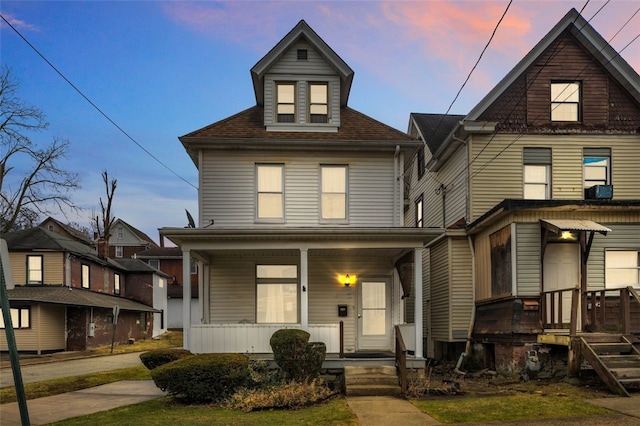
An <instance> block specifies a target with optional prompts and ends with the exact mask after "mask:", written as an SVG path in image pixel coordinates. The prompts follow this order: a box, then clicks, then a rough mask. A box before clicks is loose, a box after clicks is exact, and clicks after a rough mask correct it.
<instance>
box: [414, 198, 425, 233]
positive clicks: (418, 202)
mask: <svg viewBox="0 0 640 426" xmlns="http://www.w3.org/2000/svg"><path fill="white" fill-rule="evenodd" d="M422 217H423V203H422V195H420V196H419V197H418V199H417V200H416V228H422V227H424V222H423V219H422Z"/></svg>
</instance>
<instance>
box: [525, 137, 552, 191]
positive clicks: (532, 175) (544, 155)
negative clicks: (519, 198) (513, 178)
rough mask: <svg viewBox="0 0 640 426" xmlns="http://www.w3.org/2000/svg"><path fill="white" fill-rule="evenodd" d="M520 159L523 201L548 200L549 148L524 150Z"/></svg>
mask: <svg viewBox="0 0 640 426" xmlns="http://www.w3.org/2000/svg"><path fill="white" fill-rule="evenodd" d="M522 158H523V161H522V162H523V173H522V174H523V196H524V199H525V200H548V199H550V198H551V185H550V184H551V148H524V151H523V155H522Z"/></svg>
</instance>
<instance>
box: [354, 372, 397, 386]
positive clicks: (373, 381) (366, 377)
mask: <svg viewBox="0 0 640 426" xmlns="http://www.w3.org/2000/svg"><path fill="white" fill-rule="evenodd" d="M344 382H345V384H346V385H347V387H348V386H351V385H367V384H369V385H397V384H398V377H397V376H396V375H393V376H392V375H389V374H358V375H356V376H354V375H346V374H345V376H344Z"/></svg>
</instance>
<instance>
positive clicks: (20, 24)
mask: <svg viewBox="0 0 640 426" xmlns="http://www.w3.org/2000/svg"><path fill="white" fill-rule="evenodd" d="M2 16H4V19H6V20H7V21H8V22H9V23H10V24H11V25H12V26H13V27H15V28H16V29H19V30H28V31H39V28H38V27H37V26H35V25H33V24H30V23H28V22H26V21H24V20H22V19H18V18H16V17H15V16H13V14H11V13H3V14H2ZM0 26H2V27H6V26H7V24H6V23H5V22H4V20H0Z"/></svg>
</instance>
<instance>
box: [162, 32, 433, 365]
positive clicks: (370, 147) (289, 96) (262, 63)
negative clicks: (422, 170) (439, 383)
mask: <svg viewBox="0 0 640 426" xmlns="http://www.w3.org/2000/svg"><path fill="white" fill-rule="evenodd" d="M353 75H354V72H353V70H352V69H351V68H350V67H349V66H348V65H347V64H346V63H345V62H344V61H343V60H342V59H341V58H340V57H339V56H338V55H337V54H336V52H335V51H334V50H333V49H331V48H330V47H329V46H328V45H327V44H326V43H325V42H324V41H323V40H322V39H321V38H320V37H319V36H318V35H317V34H316V33H315V32H314V31H313V30H312V29H311V28H310V27H309V26H308V25H307V23H306V22H304V21H300V23H298V25H296V26H295V27H294V28H293V29H292V30H291V31H290V32H289V33H288V34H287V35H286V36H285V37H284V38H283V39H282V40H281V41H280V42H278V43H277V44H276V45H275V46H274V47H273V49H271V50H270V51H269V52H268V53H267V54H266V56H264V57H263V58H262V59H260V60H259V61H258V62H257V63H256V65H255V66H254V67H253V68H252V69H251V77H252V82H253V88H254V92H255V98H256V104H255V105H254V106H252V107H250V108H248V109H246V110H244V111H241V112H239V113H237V114H235V115H232V116H230V117H227V118H224V119H222V120H219V121H216V122H214V123H213V124H210V125H208V126H206V127H203V128H201V129H199V130H196V131H194V132H191V133H189V134H187V135H184V136H182V137H180V141H181V142H182V144H183V145H184V147H185V149H186V150H187V152H188V153H189V155H190V156H191V158H192V160H193V162H194V164H195V165H196V167H197V168H198V170H199V194H198V202H199V210H198V219H199V221H198V226H196V227H195V228H163V229H161V230H160V231H161V234H162V235H164V236H166V237H168V238H169V239H170V240H171V241H173V242H174V243H176V244H177V245H179V246H180V247H181V248H182V252H183V262H184V263H183V264H184V268H183V271H184V272H183V274H184V276H183V278H182V281H183V282H189V279H190V276H189V265H190V261H191V259H195V260H197V262H198V263H199V271H200V272H201V273H200V280H201V282H200V291H199V294H200V301H201V312H202V318H201V320H200V321H199V322H198V323H197V324H194V323H191V322H190V318H191V316H190V305H189V303H188V302H189V300H190V299H191V298H190V295H189V291H190V287H189V286H184V287H183V289H184V293H185V294H184V297H183V300H184V301H185V305H184V323H185V342H186V343H185V344H186V346H187V348H188V349H190V350H191V351H192V352H197V353H201V352H243V353H269V352H271V348H270V346H269V339H270V337H271V335H272V334H273V332H275V331H276V330H278V329H280V328H286V327H294V328H302V329H304V330H307V331H309V333H310V334H311V340H312V341H322V342H325V344H326V346H327V351H328V353H330V354H331V353H333V354H338V353H344V354H347V355H350V354H351V355H354V356H358V354H361V355H362V356H368V355H371V354H386V353H392V352H393V351H394V348H395V337H397V336H398V333H402V334H403V338H404V340H405V343H406V345H407V346H408V347H409V350H410V353H412V354H414V355H415V358H416V359H418V360H424V358H423V357H422V354H423V351H422V323H423V320H422V315H423V314H422V310H421V309H420V308H421V306H418V307H417V309H415V310H412V312H411V314H410V315H407V306H406V303H405V300H406V297H407V296H408V294H409V293H410V291H411V290H410V289H412V288H414V290H413V292H414V293H415V296H416V297H418V298H419V299H420V298H421V294H420V293H421V290H422V282H423V280H422V271H423V269H422V266H421V262H422V249H423V247H424V245H425V244H426V243H428V242H429V241H430V240H431V239H432V238H433V237H434V236H435V235H437V234H438V233H440V230H425V229H417V228H415V227H413V226H409V227H407V226H405V224H404V222H403V219H404V217H403V211H404V202H405V199H404V194H405V193H404V186H403V181H402V179H401V176H402V174H403V171H404V169H405V160H406V159H407V158H409V157H410V156H411V155H412V153H413V152H414V151H415V149H416V148H417V147H418V146H419V144H420V143H419V142H418V141H417V140H416V139H415V138H412V137H410V136H408V135H407V134H405V133H403V132H400V131H398V130H396V129H393V128H391V127H389V126H387V125H384V124H382V123H380V122H378V121H376V120H374V119H372V118H370V117H368V116H366V115H364V114H362V113H360V112H358V111H355V110H353V109H352V108H350V107H349V106H348V100H349V93H350V90H351V83H352V79H353ZM407 265H411V267H407ZM413 265H415V268H413ZM399 270H403V271H409V272H408V273H403V274H401V273H399V272H398V271H399ZM401 275H403V277H401ZM414 281H415V283H416V285H415V286H414V285H413V284H412V282H414ZM406 317H408V318H406ZM187 325H188V326H187ZM396 326H399V327H398V328H396Z"/></svg>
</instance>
